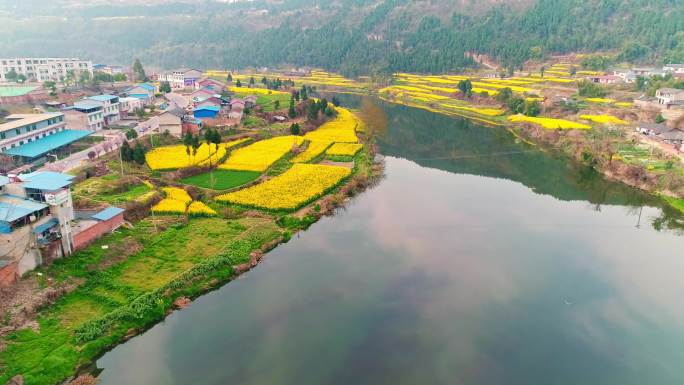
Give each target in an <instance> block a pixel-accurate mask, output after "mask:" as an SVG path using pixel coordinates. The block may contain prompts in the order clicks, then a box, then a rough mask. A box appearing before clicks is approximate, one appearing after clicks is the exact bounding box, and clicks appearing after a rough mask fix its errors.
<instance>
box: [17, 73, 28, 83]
mask: <svg viewBox="0 0 684 385" xmlns="http://www.w3.org/2000/svg"><path fill="white" fill-rule="evenodd" d="M25 81H26V75H24V74H19V75H17V83H24V82H25Z"/></svg>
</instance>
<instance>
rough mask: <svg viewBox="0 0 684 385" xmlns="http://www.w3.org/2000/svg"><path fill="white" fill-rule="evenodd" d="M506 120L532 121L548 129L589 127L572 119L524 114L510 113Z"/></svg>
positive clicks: (581, 128) (582, 128)
mask: <svg viewBox="0 0 684 385" xmlns="http://www.w3.org/2000/svg"><path fill="white" fill-rule="evenodd" d="M508 120H510V121H511V122H529V123H534V124H538V125H540V126H542V127H544V128H547V129H550V130H553V129H563V130H572V129H577V130H588V129H591V126H588V125H586V124H582V123H577V122H573V121H570V120H565V119H553V118H534V117H531V116H525V115H512V116H509V117H508Z"/></svg>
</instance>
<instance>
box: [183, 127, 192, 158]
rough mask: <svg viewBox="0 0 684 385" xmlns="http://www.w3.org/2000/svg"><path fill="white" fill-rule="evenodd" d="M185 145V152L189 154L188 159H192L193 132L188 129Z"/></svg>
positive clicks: (184, 137) (184, 139)
mask: <svg viewBox="0 0 684 385" xmlns="http://www.w3.org/2000/svg"><path fill="white" fill-rule="evenodd" d="M183 145H184V146H185V153H186V154H188V160H190V153H191V148H192V133H191V132H190V131H187V132H186V133H185V136H183Z"/></svg>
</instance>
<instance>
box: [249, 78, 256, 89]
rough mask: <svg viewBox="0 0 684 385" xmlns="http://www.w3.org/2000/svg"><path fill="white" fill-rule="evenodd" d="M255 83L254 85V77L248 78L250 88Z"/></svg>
mask: <svg viewBox="0 0 684 385" xmlns="http://www.w3.org/2000/svg"><path fill="white" fill-rule="evenodd" d="M255 83H256V81H255V80H254V76H250V78H249V86H250V87H254V84H255Z"/></svg>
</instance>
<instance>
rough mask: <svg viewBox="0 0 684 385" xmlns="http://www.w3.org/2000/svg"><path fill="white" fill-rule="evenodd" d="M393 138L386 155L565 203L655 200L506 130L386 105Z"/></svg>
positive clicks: (385, 141)
mask: <svg viewBox="0 0 684 385" xmlns="http://www.w3.org/2000/svg"><path fill="white" fill-rule="evenodd" d="M382 108H383V109H384V110H385V112H386V114H387V122H388V124H387V128H386V132H387V134H386V135H384V136H383V137H381V138H379V139H378V142H379V144H380V149H381V152H382V153H383V154H384V155H389V156H395V157H401V158H406V159H409V160H412V161H414V162H416V163H418V164H420V165H421V166H424V167H432V168H437V169H440V170H444V171H449V172H453V173H463V174H473V175H481V176H487V177H493V178H504V179H509V180H513V181H517V182H520V183H522V184H524V185H525V186H527V187H529V188H530V189H532V190H533V191H535V192H537V193H539V194H547V195H551V196H554V197H556V198H558V199H561V200H585V201H589V202H591V203H597V204H598V203H606V204H620V205H637V204H640V203H643V202H644V200H648V199H650V198H649V197H648V196H647V195H646V194H643V193H641V192H639V191H636V190H634V189H632V188H629V187H627V186H625V185H622V184H620V183H613V182H609V181H606V180H605V179H603V178H602V177H601V176H600V175H598V174H597V173H595V172H594V171H593V170H590V169H587V168H584V167H579V166H577V165H575V164H573V162H568V161H567V160H566V159H563V158H560V157H556V156H552V155H549V154H547V153H543V152H541V151H537V150H536V149H535V147H532V146H529V145H526V144H524V143H516V142H515V140H514V137H513V136H512V135H511V134H510V133H508V132H507V131H506V130H505V129H503V128H489V127H483V126H480V125H477V124H474V123H473V122H471V121H469V120H465V119H458V118H452V117H447V116H443V115H439V114H435V113H431V112H428V111H423V110H420V109H415V108H409V107H404V106H398V105H392V104H388V103H382Z"/></svg>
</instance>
